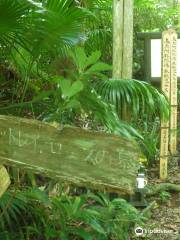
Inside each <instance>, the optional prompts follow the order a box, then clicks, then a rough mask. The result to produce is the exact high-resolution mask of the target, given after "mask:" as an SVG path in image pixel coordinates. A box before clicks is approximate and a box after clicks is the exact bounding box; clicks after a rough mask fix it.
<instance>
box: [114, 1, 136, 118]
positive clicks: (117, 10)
mask: <svg viewBox="0 0 180 240" xmlns="http://www.w3.org/2000/svg"><path fill="white" fill-rule="evenodd" d="M132 63H133V0H113V76H112V79H117V80H121V79H132ZM121 109H122V111H121V113H120V115H121V118H122V119H123V120H125V121H127V122H130V120H131V114H130V112H129V111H128V109H127V106H126V105H123V106H121Z"/></svg>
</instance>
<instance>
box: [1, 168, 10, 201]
mask: <svg viewBox="0 0 180 240" xmlns="http://www.w3.org/2000/svg"><path fill="white" fill-rule="evenodd" d="M9 185H10V178H9V174H8V172H7V170H6V168H5V167H4V166H2V165H0V197H1V196H2V195H3V193H4V192H5V191H6V190H7V188H8V187H9Z"/></svg>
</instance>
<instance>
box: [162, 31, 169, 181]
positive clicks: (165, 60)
mask: <svg viewBox="0 0 180 240" xmlns="http://www.w3.org/2000/svg"><path fill="white" fill-rule="evenodd" d="M170 65H171V39H170V34H169V31H164V32H163V34H162V74H161V76H162V82H161V88H162V91H163V92H164V94H165V95H166V96H167V98H168V100H170V78H171V71H170ZM168 146H169V121H164V120H162V121H161V141H160V179H166V177H167V162H168V156H169V151H168Z"/></svg>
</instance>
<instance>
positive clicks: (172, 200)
mask: <svg viewBox="0 0 180 240" xmlns="http://www.w3.org/2000/svg"><path fill="white" fill-rule="evenodd" d="M179 147H180V146H179ZM169 162H170V164H169V169H170V170H169V177H168V179H167V180H166V183H173V184H180V165H179V164H180V156H179V157H176V158H172V159H170V161H169ZM160 183H162V181H161V180H159V178H158V169H153V168H152V169H150V170H149V174H148V184H149V186H154V185H155V186H157V184H160ZM147 200H148V203H149V204H150V203H151V202H153V201H156V204H155V207H154V208H153V209H152V210H151V213H150V214H151V216H150V218H149V220H147V221H146V222H145V225H144V227H143V229H144V230H145V231H146V234H145V235H144V237H142V238H143V239H145V240H151V239H152V240H180V193H175V192H174V193H167V192H162V193H161V194H157V195H156V196H152V197H151V198H147ZM135 239H141V237H136V238H135Z"/></svg>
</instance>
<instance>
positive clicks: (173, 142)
mask: <svg viewBox="0 0 180 240" xmlns="http://www.w3.org/2000/svg"><path fill="white" fill-rule="evenodd" d="M169 34H170V36H171V95H170V102H171V116H170V146H169V147H170V152H171V154H175V153H176V150H177V33H176V31H175V30H170V31H169Z"/></svg>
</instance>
